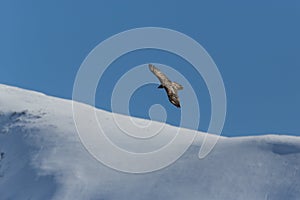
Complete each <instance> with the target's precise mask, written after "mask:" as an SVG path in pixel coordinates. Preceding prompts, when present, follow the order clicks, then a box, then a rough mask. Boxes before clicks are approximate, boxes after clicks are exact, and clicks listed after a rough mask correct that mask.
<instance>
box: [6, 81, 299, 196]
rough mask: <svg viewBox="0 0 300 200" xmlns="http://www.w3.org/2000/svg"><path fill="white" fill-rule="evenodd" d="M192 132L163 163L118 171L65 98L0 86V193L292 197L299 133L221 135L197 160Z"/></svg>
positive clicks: (104, 115)
mask: <svg viewBox="0 0 300 200" xmlns="http://www.w3.org/2000/svg"><path fill="white" fill-rule="evenodd" d="M83 106H84V105H83ZM97 113H98V114H99V116H100V117H101V118H103V119H105V120H106V123H107V124H106V125H107V126H109V125H110V124H112V123H114V122H113V120H112V117H111V115H112V114H111V113H109V112H106V111H103V110H98V111H97ZM120 117H121V116H120ZM122 117H124V116H122ZM166 128H167V130H168V131H169V132H170V134H172V132H174V131H176V130H177V128H176V127H172V126H167V127H166ZM113 131H116V130H114V129H113ZM187 131H188V130H187ZM198 134H199V136H200V137H199V139H198V141H195V142H194V144H193V145H192V146H191V147H190V148H189V149H188V151H187V152H186V153H185V154H184V155H183V156H182V157H181V158H180V159H179V160H177V161H176V162H175V163H174V164H172V165H170V166H169V167H167V168H164V169H162V170H159V171H156V172H152V173H147V174H138V175H136V174H128V173H122V172H118V171H116V170H112V169H110V168H108V167H106V166H104V165H102V164H100V163H99V162H98V161H96V160H95V159H94V158H93V157H92V156H91V155H90V154H89V153H88V152H87V151H86V150H85V148H84V147H83V145H82V144H81V142H80V140H79V138H78V135H77V132H76V128H75V125H74V122H73V117H72V103H71V101H69V100H63V99H59V98H54V97H49V96H46V95H44V94H41V93H37V92H33V91H27V90H22V89H19V88H14V87H10V86H5V85H0V199H1V200H2V199H3V200H6V199H17V200H18V199H32V200H35V199H59V200H61V199H91V200H94V199H95V200H98V199H105V200H109V199H139V200H140V199H212V200H214V199H231V200H234V199H257V200H259V199H272V200H273V199H278V200H279V199H299V197H300V181H299V180H300V137H295V136H279V135H265V136H255V137H236V138H226V137H221V138H220V140H219V142H218V144H217V145H216V147H215V148H214V150H213V151H212V152H211V153H210V154H209V155H208V156H207V157H206V158H204V159H202V160H199V159H198V157H197V155H198V151H199V146H200V145H201V140H202V139H203V137H202V136H203V133H201V132H199V133H198ZM123 142H125V143H126V141H123Z"/></svg>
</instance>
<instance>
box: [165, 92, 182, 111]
mask: <svg viewBox="0 0 300 200" xmlns="http://www.w3.org/2000/svg"><path fill="white" fill-rule="evenodd" d="M165 90H166V92H167V95H168V98H169V101H170V102H171V103H172V104H173V105H174V106H176V107H178V108H180V100H179V97H178V94H177V90H176V89H174V88H172V87H171V88H170V87H165Z"/></svg>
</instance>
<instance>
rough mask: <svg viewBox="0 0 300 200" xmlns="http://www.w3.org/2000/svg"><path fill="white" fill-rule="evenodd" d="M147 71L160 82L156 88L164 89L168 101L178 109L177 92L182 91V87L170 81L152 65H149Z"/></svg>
mask: <svg viewBox="0 0 300 200" xmlns="http://www.w3.org/2000/svg"><path fill="white" fill-rule="evenodd" d="M149 69H150V71H151V72H152V73H153V74H154V75H155V76H156V77H157V78H158V79H159V81H160V85H159V86H158V88H164V89H165V90H166V92H167V95H168V98H169V101H170V102H171V103H172V104H173V105H175V106H176V107H178V108H180V101H179V97H178V90H182V89H183V87H182V85H180V84H179V83H176V82H172V81H170V80H169V79H168V77H167V76H166V75H165V74H163V73H162V72H161V71H160V70H159V69H157V68H156V67H155V66H154V65H152V64H149Z"/></svg>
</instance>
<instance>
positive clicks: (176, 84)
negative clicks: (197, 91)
mask: <svg viewBox="0 0 300 200" xmlns="http://www.w3.org/2000/svg"><path fill="white" fill-rule="evenodd" d="M172 86H173V87H174V88H175V89H176V90H182V89H183V86H182V85H180V84H179V83H176V82H172Z"/></svg>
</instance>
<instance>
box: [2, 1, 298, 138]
mask: <svg viewBox="0 0 300 200" xmlns="http://www.w3.org/2000/svg"><path fill="white" fill-rule="evenodd" d="M299 22H300V3H299V1H296V0H291V1H281V0H274V1H259V0H253V1H238V0H236V1H230V0H229V1H219V2H217V1H196V0H195V1H168V0H166V1H138V0H137V1H75V0H72V1H71V0H65V1H60V0H56V1H55V0H53V1H37V0H36V1H31V0H28V1H21V0H20V1H14V0H12V1H1V2H0V83H2V84H8V85H13V86H18V87H22V88H26V89H31V90H36V91H40V92H43V93H46V94H48V95H53V96H58V97H62V98H67V99H71V98H72V88H73V82H74V79H75V76H76V73H77V70H78V69H79V67H80V65H81V63H82V62H83V60H84V58H85V57H86V56H87V54H88V53H89V52H90V51H91V50H92V49H93V48H94V47H95V46H96V45H98V44H99V43H100V42H101V41H103V40H105V39H107V38H108V37H110V36H112V35H114V34H117V33H119V32H121V31H125V30H128V29H132V28H137V27H146V26H154V27H164V28H170V29H174V30H177V31H180V32H182V33H184V34H186V35H188V36H190V37H192V38H193V39H195V40H196V41H197V42H199V43H200V44H201V45H202V46H203V47H204V48H205V49H206V51H207V52H208V53H209V54H210V56H211V57H212V58H213V60H214V61H215V63H216V64H217V66H218V68H219V71H220V73H221V75H222V77H223V81H224V84H225V87H226V94H227V106H228V107H227V109H228V110H227V117H226V122H225V126H224V129H223V133H222V134H223V135H226V136H238V135H253V134H266V133H280V134H292V135H300V116H299V113H300V92H299V91H300V90H299V87H300V78H299V76H300V55H299V53H300V26H299ZM148 62H150V63H162V64H165V65H169V66H174V67H175V68H177V69H180V67H178V66H181V67H182V68H184V69H187V70H186V71H184V72H182V73H184V74H185V75H186V76H188V77H190V79H191V83H192V84H198V85H199V92H197V96H198V98H199V99H200V102H201V103H200V104H201V105H200V107H201V123H200V127H199V129H200V130H204V131H205V130H206V129H207V126H208V122H209V119H210V100H209V95H208V92H207V89H206V88H205V84H204V83H203V80H202V79H201V77H199V76H194V72H193V70H188V68H189V64H188V63H186V62H185V61H184V60H181V59H179V58H178V57H176V56H175V55H172V54H170V53H167V52H162V51H158V50H145V51H137V52H132V53H129V54H128V55H126V56H123V57H121V58H119V59H118V60H116V62H114V63H113V64H112V66H111V67H110V68H109V69H108V70H107V72H106V76H104V78H103V80H101V81H100V83H99V87H100V86H101V88H102V89H99V91H97V97H96V105H97V107H100V108H102V109H105V110H111V108H110V99H109V97H110V96H109V95H107V94H110V93H111V91H112V88H113V86H114V84H115V83H116V81H117V80H118V79H119V77H120V76H122V74H123V73H125V72H126V70H129V69H130V68H132V67H134V66H136V65H140V64H143V63H148ZM120 66H123V67H120ZM182 68H181V69H182ZM155 87H156V85H153V84H152V85H146V86H144V87H142V88H140V89H139V90H138V91H136V92H135V93H134V95H133V96H132V100H131V101H132V102H133V103H131V104H130V111H131V113H132V115H134V116H139V117H143V118H148V109H149V106H150V105H151V104H153V103H161V104H162V105H164V106H165V107H166V110H167V111H168V113H169V115H168V122H169V123H171V124H174V125H176V124H178V117H179V115H180V112H179V111H178V109H177V110H176V108H175V107H174V106H173V107H172V105H171V104H169V102H168V101H167V99H166V95H165V93H163V92H161V91H158V90H156V88H155ZM103 94H105V95H103ZM149 97H151V98H149Z"/></svg>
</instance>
